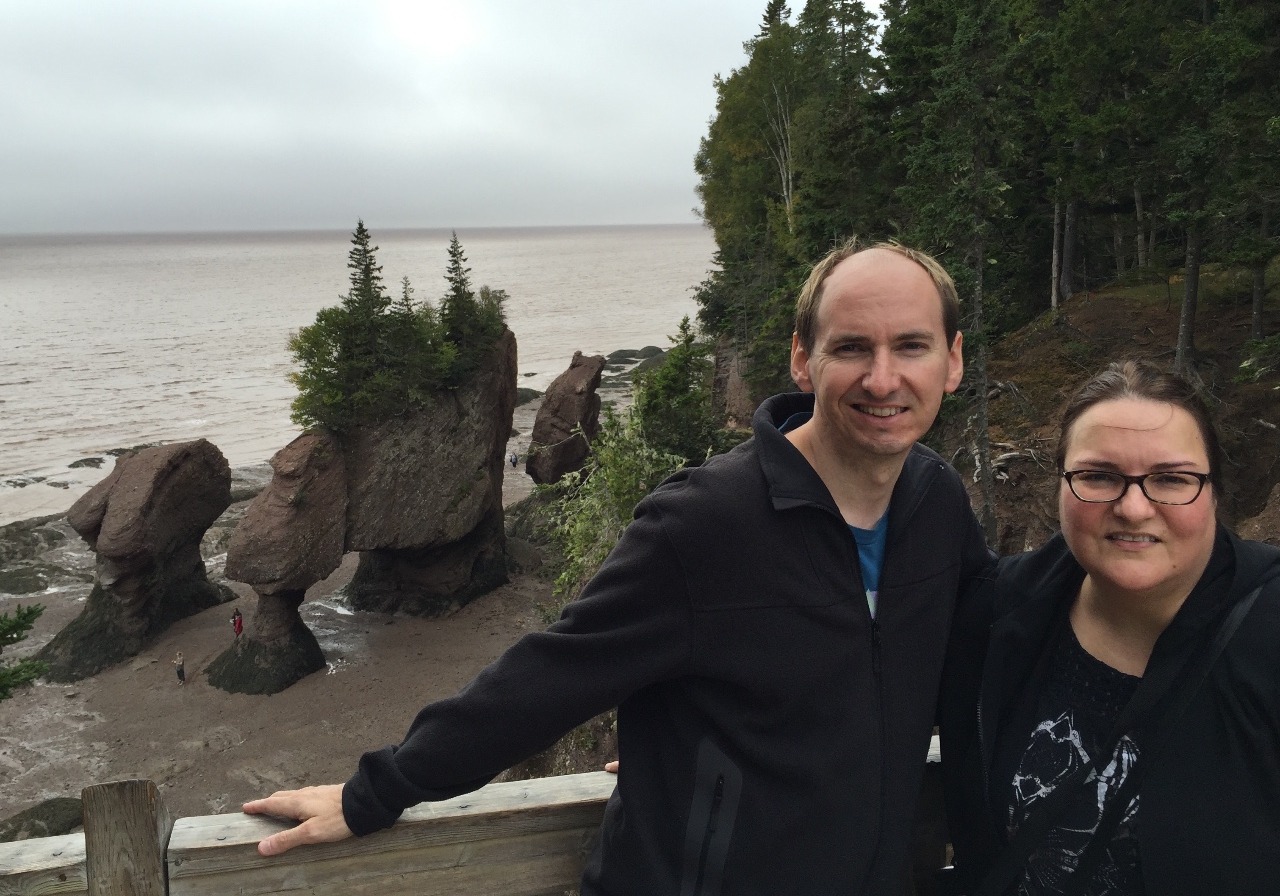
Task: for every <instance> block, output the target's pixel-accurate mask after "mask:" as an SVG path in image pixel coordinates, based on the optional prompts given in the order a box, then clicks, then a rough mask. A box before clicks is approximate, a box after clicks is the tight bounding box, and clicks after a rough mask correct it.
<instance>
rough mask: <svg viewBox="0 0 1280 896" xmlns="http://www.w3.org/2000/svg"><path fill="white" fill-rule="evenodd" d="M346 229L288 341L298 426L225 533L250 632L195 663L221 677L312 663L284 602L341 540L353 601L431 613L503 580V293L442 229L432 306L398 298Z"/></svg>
mask: <svg viewBox="0 0 1280 896" xmlns="http://www.w3.org/2000/svg"><path fill="white" fill-rule="evenodd" d="M351 243H352V248H351V250H350V252H349V253H348V264H347V267H348V269H349V270H350V271H351V274H350V289H349V290H348V292H347V294H346V295H345V296H343V298H342V300H341V303H340V304H339V305H337V306H335V307H332V308H326V309H323V310H322V311H320V312H319V314H317V316H316V322H315V323H314V324H312V325H311V326H309V327H304V328H302V329H301V330H300V331H299V332H298V334H297V335H296V336H295V337H294V338H293V339H292V341H291V343H290V347H291V349H292V350H293V353H294V357H295V359H296V360H297V362H298V369H297V371H296V372H295V373H294V374H293V380H294V382H295V384H296V385H297V386H298V397H297V399H296V400H295V402H294V419H295V421H296V422H297V423H299V424H301V425H303V426H305V427H307V431H306V432H305V433H304V434H303V435H302V436H300V437H299V438H298V439H296V440H294V441H293V442H292V443H290V444H289V445H288V446H286V447H285V448H283V449H282V450H281V451H279V452H278V453H277V454H276V456H275V457H274V458H272V461H271V465H272V469H273V471H274V476H273V477H272V481H271V483H270V485H269V486H268V487H267V488H266V489H265V490H264V491H263V492H262V493H261V494H260V495H259V496H258V497H257V498H256V499H255V500H254V502H253V503H252V504H251V505H250V507H249V508H248V510H247V511H246V513H245V517H244V519H243V520H242V521H241V523H240V525H239V526H238V527H237V528H236V530H235V532H234V533H233V535H232V538H231V542H230V545H229V547H228V552H227V575H228V577H229V578H231V579H233V580H235V581H240V582H245V583H247V584H249V585H250V586H252V587H253V588H254V590H255V592H256V593H257V594H258V606H257V608H256V610H255V611H254V615H253V620H252V624H251V626H250V628H249V634H248V635H247V636H245V637H243V638H239V639H237V641H236V642H235V643H234V644H233V645H232V646H231V647H230V648H228V649H227V650H226V651H225V652H224V653H223V654H222V655H220V656H219V657H218V658H217V659H215V660H214V662H213V664H212V665H211V666H210V669H209V676H210V682H211V683H213V684H214V685H216V686H218V687H221V688H223V689H224V690H228V691H232V692H245V693H274V692H277V691H279V690H281V689H283V688H285V687H288V686H289V685H290V684H292V683H293V682H295V681H297V680H298V679H300V678H301V677H303V676H304V675H307V674H309V673H311V672H313V671H316V670H318V669H320V668H323V666H324V664H325V660H324V656H323V653H322V652H321V650H320V648H319V645H318V644H317V643H316V640H315V638H314V636H313V635H312V634H311V633H310V632H309V631H308V630H307V628H306V626H305V625H304V624H303V622H302V619H301V617H300V616H299V614H298V608H299V606H300V605H301V603H302V600H303V597H304V595H305V593H306V590H307V588H308V587H310V586H311V585H312V584H314V583H315V582H318V581H320V580H321V579H323V578H324V577H326V576H327V575H328V574H329V573H330V572H332V571H333V570H334V569H335V568H336V567H337V566H338V564H339V563H340V562H341V561H342V557H343V555H344V554H347V553H350V552H359V554H360V560H359V565H358V567H357V569H356V573H355V576H354V577H353V579H352V581H351V583H350V584H349V585H348V586H347V593H348V596H349V598H350V602H351V605H352V606H353V607H354V608H356V609H361V610H376V611H381V612H404V613H412V614H417V615H442V614H444V613H448V612H451V611H452V610H454V609H456V608H457V607H459V606H461V605H463V604H465V603H466V602H468V601H469V600H471V599H473V598H475V597H477V596H478V595H480V594H483V593H485V592H486V591H489V590H491V589H493V588H495V587H497V586H498V585H501V584H503V583H505V582H506V581H507V566H506V545H505V535H504V531H503V514H502V476H503V465H504V463H505V461H506V458H505V448H506V442H507V438H508V436H509V435H510V432H511V421H512V412H513V410H514V408H515V392H516V341H515V336H514V335H513V334H512V333H511V332H510V331H509V330H508V329H507V328H506V324H505V321H504V319H503V313H502V302H503V300H504V299H505V298H506V295H505V293H503V292H502V291H501V290H491V289H489V288H488V287H481V288H480V290H479V291H478V292H477V291H475V290H474V289H473V288H472V286H471V280H470V276H469V274H470V269H469V268H468V267H467V266H466V255H465V253H464V252H463V249H462V245H461V243H460V242H459V241H458V238H457V234H454V235H453V238H452V240H451V242H450V245H449V261H448V266H447V268H446V273H445V279H446V281H447V282H448V284H449V287H448V290H447V292H446V293H445V295H444V297H443V298H442V300H441V303H440V309H439V311H437V310H436V309H435V308H434V307H433V306H432V305H431V304H430V303H418V302H415V301H414V300H413V289H412V287H411V286H410V284H409V282H408V279H407V278H406V279H405V280H403V281H402V283H401V292H400V297H399V298H398V299H396V300H394V301H393V300H392V299H391V298H390V296H389V295H388V294H387V292H386V289H385V287H384V286H383V284H382V277H381V271H382V268H381V266H380V265H379V264H378V263H377V257H376V252H377V248H378V247H377V246H374V245H372V240H371V237H370V234H369V232H368V230H367V229H365V227H364V224H363V222H360V223H359V224H357V226H356V230H355V233H354V234H353V235H352V240H351Z"/></svg>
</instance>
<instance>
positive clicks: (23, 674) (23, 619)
mask: <svg viewBox="0 0 1280 896" xmlns="http://www.w3.org/2000/svg"><path fill="white" fill-rule="evenodd" d="M43 612H44V607H42V606H40V605H39V604H34V605H32V606H29V607H18V608H17V609H16V610H15V611H14V612H13V615H10V614H8V613H0V653H3V652H4V648H5V647H8V646H9V645H11V644H17V643H18V642H19V641H21V640H22V639H23V638H25V637H26V636H27V633H28V632H29V631H31V626H33V625H35V622H36V620H37V619H39V618H40V614H41V613H43ZM47 668H48V667H47V666H46V665H45V664H44V663H42V662H38V661H37V660H19V661H18V662H16V663H11V662H0V700H7V699H8V698H9V697H12V696H13V690H14V688H17V687H20V686H22V685H24V684H29V683H31V682H33V681H35V680H36V679H37V678H39V677H40V676H41V675H43V674H44V673H45V671H46V669H47Z"/></svg>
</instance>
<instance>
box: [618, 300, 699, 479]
mask: <svg viewBox="0 0 1280 896" xmlns="http://www.w3.org/2000/svg"><path fill="white" fill-rule="evenodd" d="M671 342H672V346H671V348H670V349H669V350H668V351H667V354H666V357H664V358H663V360H662V364H660V365H659V366H657V367H655V368H653V369H651V370H646V371H643V372H641V373H637V374H636V377H635V399H634V403H633V405H632V407H633V416H634V420H635V423H636V424H637V425H638V427H639V430H640V433H641V434H642V436H643V438H644V441H645V442H646V443H648V444H649V445H650V446H652V447H653V448H655V449H656V450H657V451H658V452H660V453H662V454H669V455H674V456H676V457H680V458H683V459H684V462H685V463H687V464H694V465H697V464H699V463H701V462H702V461H703V460H705V459H706V458H707V456H708V455H709V454H711V453H713V452H714V450H715V447H716V442H717V434H718V432H719V430H720V427H719V424H718V422H717V420H716V418H715V415H714V413H713V412H712V409H711V380H712V376H713V374H714V372H715V367H714V365H713V364H712V362H711V358H710V357H709V354H710V348H709V346H707V345H706V343H703V342H700V341H698V338H697V334H695V333H694V331H693V327H692V325H691V324H690V323H689V318H688V317H686V318H684V319H683V320H681V321H680V331H679V333H678V334H677V335H676V336H672V337H671Z"/></svg>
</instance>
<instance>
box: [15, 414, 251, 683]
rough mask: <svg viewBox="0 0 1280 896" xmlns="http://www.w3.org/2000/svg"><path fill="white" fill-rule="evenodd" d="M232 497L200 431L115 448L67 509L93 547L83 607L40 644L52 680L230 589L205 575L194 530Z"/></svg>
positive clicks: (102, 661)
mask: <svg viewBox="0 0 1280 896" xmlns="http://www.w3.org/2000/svg"><path fill="white" fill-rule="evenodd" d="M230 503H231V468H230V466H229V465H228V464H227V459H226V458H225V457H223V456H222V452H221V451H219V450H218V449H217V448H216V447H215V446H214V445H213V444H212V443H210V442H208V441H207V440H205V439H197V440H196V441H194V442H181V443H177V444H173V445H162V446H158V447H153V448H143V449H140V450H137V451H133V452H130V453H128V454H125V455H122V456H121V457H120V458H119V459H118V460H117V461H116V465H115V468H114V469H113V470H112V471H111V473H110V474H109V475H108V476H107V477H106V478H105V479H103V480H102V481H101V482H99V483H98V484H97V485H95V486H94V487H93V488H92V489H90V491H89V492H88V493H87V494H85V495H84V497H82V498H81V499H80V500H79V501H77V502H76V503H75V504H74V505H72V507H71V510H70V511H69V512H68V513H67V522H68V523H69V524H70V525H71V527H72V528H73V529H75V530H76V532H78V533H79V534H80V536H81V537H82V538H84V540H85V541H86V542H88V543H89V547H91V548H93V550H94V552H95V553H96V555H97V560H96V570H95V575H94V583H93V591H92V592H91V593H90V595H89V600H88V602H87V604H86V606H85V609H84V612H82V613H81V614H80V615H79V616H78V617H76V618H75V619H74V620H72V622H71V623H69V624H68V625H67V626H66V627H65V628H64V629H63V630H62V631H60V632H59V633H58V634H57V635H55V636H54V638H53V640H52V641H50V642H49V643H48V644H46V645H45V646H44V648H43V649H42V650H41V651H40V653H39V654H38V659H41V660H43V661H45V662H47V663H48V664H49V673H48V677H49V678H50V679H51V680H53V681H76V680H79V679H81V678H85V677H87V676H89V675H93V674H95V673H97V672H100V671H101V670H103V669H105V668H107V667H108V666H111V665H114V664H115V663H118V662H120V661H121V660H123V659H126V658H127V657H131V656H135V655H137V654H138V653H139V652H140V651H141V650H142V649H143V648H144V647H146V646H147V645H148V644H149V643H151V642H152V641H153V640H154V639H155V637H156V636H157V635H159V634H160V633H161V632H163V631H164V630H165V629H167V628H168V627H169V626H170V625H172V624H173V623H174V622H176V621H178V620H179V619H183V618H185V617H187V616H190V615H192V614H194V613H198V612H200V611H201V610H205V609H208V608H209V607H212V606H214V605H216V604H219V603H222V602H224V601H227V600H230V599H231V598H233V597H234V596H235V595H234V594H233V593H232V592H231V591H230V589H228V588H225V587H219V586H217V585H214V584H212V583H211V582H210V581H209V580H208V578H207V577H206V575H205V568H204V560H203V558H202V557H201V556H200V539H201V537H202V536H203V535H204V533H205V531H206V530H207V529H208V528H209V526H210V525H212V523H213V521H214V520H216V519H217V518H218V516H219V515H221V513H222V512H223V511H224V510H226V509H227V506H228V505H229V504H230Z"/></svg>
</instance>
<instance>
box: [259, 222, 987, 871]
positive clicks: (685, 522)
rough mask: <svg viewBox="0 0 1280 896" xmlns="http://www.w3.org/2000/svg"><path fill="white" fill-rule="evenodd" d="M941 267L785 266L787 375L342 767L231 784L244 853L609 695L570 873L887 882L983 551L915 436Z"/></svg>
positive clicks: (354, 811)
mask: <svg viewBox="0 0 1280 896" xmlns="http://www.w3.org/2000/svg"><path fill="white" fill-rule="evenodd" d="M958 321H959V307H958V302H957V297H956V291H955V286H954V284H953V283H952V281H951V278H950V277H949V276H948V275H947V273H946V272H945V271H944V270H943V269H942V268H941V266H939V265H938V263H937V262H936V261H934V260H933V259H932V258H930V257H929V256H927V255H924V254H923V253H919V252H916V251H913V250H910V249H907V248H904V247H902V246H899V245H896V244H878V245H875V246H871V247H865V248H864V247H861V246H859V245H858V244H857V243H856V242H850V243H848V244H846V245H844V246H842V247H840V248H839V249H837V250H834V251H833V252H831V253H830V254H829V255H828V256H827V257H826V258H824V259H823V260H822V261H820V262H819V263H818V265H817V266H816V267H815V268H814V270H813V272H812V273H811V275H810V277H809V280H808V282H807V283H806V284H805V286H804V289H803V290H802V292H801V294H800V297H799V300H798V303H797V311H796V326H795V334H794V336H793V337H792V346H791V376H792V378H793V379H794V380H795V382H796V384H797V386H799V388H800V390H801V392H800V393H798V394H786V395H777V396H774V397H773V398H770V399H768V400H767V401H765V402H764V404H763V405H761V407H760V408H759V410H757V412H756V414H755V417H754V419H753V421H752V428H753V431H754V437H753V438H752V439H750V440H748V441H747V442H744V443H743V444H741V445H739V446H738V447H737V448H735V449H734V450H732V451H731V452H729V453H728V454H724V455H720V456H717V457H713V458H711V459H710V460H708V461H707V462H706V463H705V464H703V465H701V466H700V467H697V468H694V469H686V470H682V471H680V472H679V473H677V474H676V475H674V476H672V477H671V478H670V479H668V480H667V481H666V482H664V483H663V484H662V485H660V486H659V487H658V488H656V489H655V490H654V491H653V493H652V494H650V495H649V496H648V497H647V498H645V499H644V500H643V501H641V502H640V504H639V505H638V506H637V508H636V513H635V520H634V522H632V523H631V525H630V526H629V527H628V528H627V530H626V531H625V532H624V533H623V535H622V538H621V539H620V541H619V542H618V545H617V546H616V547H615V548H614V550H613V552H612V553H611V554H610V556H609V558H608V559H607V560H606V561H605V563H604V565H603V566H602V567H601V569H600V571H599V572H598V573H597V575H596V576H595V578H594V579H592V581H591V582H590V583H589V584H588V585H587V586H586V588H585V589H584V590H583V592H582V595H581V596H580V597H579V598H578V599H577V600H576V601H573V602H572V603H570V604H569V605H568V606H567V607H566V608H565V610H564V612H563V614H562V616H561V618H560V620H559V621H558V622H556V623H555V624H554V625H552V626H551V627H550V628H549V629H548V630H547V631H545V632H537V633H533V634H529V635H527V636H525V637H524V638H522V639H521V640H520V641H519V642H518V643H516V644H515V645H514V646H513V647H511V648H510V649H509V650H508V651H507V652H506V653H505V654H504V655H503V656H502V657H501V658H499V659H498V660H497V661H496V662H495V663H493V664H492V665H491V666H490V667H489V668H488V669H486V670H484V671H483V672H481V673H480V675H479V676H478V677H477V678H476V679H475V680H474V681H472V682H471V683H470V684H469V685H467V686H466V687H465V688H463V690H462V691H461V692H460V693H458V694H457V695H456V696H454V697H451V698H449V699H446V700H442V701H439V702H437V703H434V704H432V705H430V706H428V707H426V708H425V709H424V710H422V712H421V713H419V715H418V716H417V718H416V719H415V720H414V722H413V725H412V727H411V728H410V729H409V732H408V734H407V736H406V738H405V740H404V741H403V743H401V744H400V745H399V746H397V747H386V748H384V749H382V750H378V751H376V752H371V753H366V754H365V755H364V757H363V758H362V759H361V760H360V764H359V767H358V769H357V770H356V773H355V774H354V776H353V777H352V778H351V779H350V780H348V781H347V783H346V784H345V785H329V786H321V787H308V788H304V789H302V790H292V791H283V792H279V793H276V794H273V795H272V796H270V797H268V798H266V799H260V800H254V801H252V802H249V803H246V804H245V805H244V811H246V812H249V813H254V814H257V813H264V814H270V815H276V816H281V817H285V818H292V819H297V820H299V821H301V822H302V824H300V825H298V826H296V827H293V828H291V829H289V830H286V831H282V832H280V833H277V834H273V835H272V836H270V837H267V838H266V839H264V840H263V841H262V842H261V843H260V844H259V846H258V850H259V852H260V853H261V854H262V855H264V856H272V855H279V854H280V853H283V852H285V851H286V850H289V849H291V848H293V847H295V846H299V845H301V844H305V843H319V842H331V841H336V840H340V839H343V838H345V837H349V836H351V835H352V833H355V834H359V835H364V834H369V833H372V832H373V831H376V830H378V829H380V828H385V827H388V826H389V825H391V824H392V823H394V822H395V820H396V819H397V818H398V817H399V816H400V814H401V812H403V811H404V810H405V809H406V808H408V807H410V806H412V805H415V804H416V803H419V802H422V801H425V800H440V799H447V798H449V797H453V796H457V795H459V794H463V793H467V792H469V791H472V790H475V789H476V788H478V787H481V786H482V785H484V784H485V783H487V782H488V781H489V780H491V779H492V778H493V777H494V776H495V775H496V774H498V773H499V772H501V771H502V770H504V769H506V768H508V767H509V766H511V765H513V764H515V763H517V762H519V761H521V760H523V759H525V758H526V757H528V756H530V755H532V754H533V753H535V752H537V751H539V750H541V749H544V748H545V747H547V746H548V745H550V744H552V743H553V742H554V741H555V740H556V739H557V738H559V737H560V736H561V735H563V734H564V733H565V732H567V731H569V730H570V729H572V728H573V727H574V726H575V725H578V724H579V723H581V722H584V721H586V720H588V719H590V718H592V717H594V716H596V715H598V714H599V713H601V712H604V711H605V710H607V709H609V708H610V707H614V706H616V707H617V708H618V752H619V756H620V758H621V759H622V766H623V770H622V772H621V773H620V775H619V777H618V785H617V789H616V790H615V791H614V794H613V796H612V797H611V798H610V800H609V803H608V807H607V808H606V811H605V818H604V822H603V829H602V831H601V836H600V838H599V840H598V842H597V844H596V846H595V848H594V851H593V853H592V855H591V857H590V859H589V861H588V863H587V867H586V870H585V871H584V874H583V879H582V886H581V892H582V894H583V896H600V894H614V896H617V894H655V893H694V892H700V893H721V892H724V893H734V894H740V896H741V894H771V896H776V894H780V893H786V894H801V896H804V894H813V896H818V894H823V896H825V894H831V893H859V894H864V896H887V894H894V896H897V894H899V893H901V892H902V888H903V883H904V874H905V869H906V868H907V867H908V864H909V861H908V844H909V841H910V836H911V828H912V820H913V817H914V814H915V804H916V797H917V794H918V793H919V791H920V783H921V778H922V775H923V772H924V765H925V757H926V754H927V751H928V746H929V738H930V734H931V732H932V728H933V724H934V715H935V706H936V702H935V701H936V697H937V691H938V680H939V676H940V673H941V668H942V662H943V654H944V648H945V646H946V640H947V633H948V628H949V624H950V621H951V615H952V609H953V607H954V604H955V600H956V595H957V592H958V590H959V589H960V588H962V587H964V586H965V585H966V584H967V582H968V580H969V579H970V578H972V577H975V576H976V575H977V574H978V573H979V572H980V571H981V570H982V569H984V568H985V567H986V566H987V564H988V563H989V562H990V561H991V555H990V553H989V552H988V551H987V549H986V546H985V544H984V541H983V535H982V530H981V527H980V526H979V525H978V522H977V520H976V519H975V518H974V516H973V512H972V510H971V509H970V506H969V500H968V497H967V495H966V492H965V488H964V484H963V483H962V482H961V480H960V478H959V477H958V476H957V474H956V472H955V471H954V470H953V469H951V467H949V466H948V465H947V464H946V463H945V462H944V461H943V460H942V459H941V458H940V457H938V455H937V454H935V453H934V452H932V451H930V450H929V449H928V448H925V447H923V446H921V445H920V444H918V442H917V440H918V439H919V438H920V437H921V436H923V435H924V433H925V432H926V431H927V430H928V429H929V427H930V425H931V424H932V423H933V421H934V418H935V417H936V416H937V413H938V408H939V407H940V405H941V403H942V398H943V395H944V394H946V393H948V392H952V391H954V390H955V389H956V387H957V386H958V385H959V383H960V378H961V375H962V372H963V366H964V365H963V357H962V352H961V345H962V336H961V334H960V333H959V332H958Z"/></svg>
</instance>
